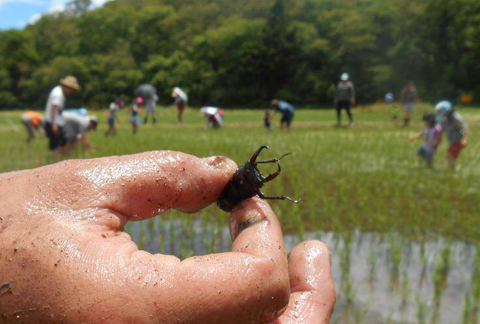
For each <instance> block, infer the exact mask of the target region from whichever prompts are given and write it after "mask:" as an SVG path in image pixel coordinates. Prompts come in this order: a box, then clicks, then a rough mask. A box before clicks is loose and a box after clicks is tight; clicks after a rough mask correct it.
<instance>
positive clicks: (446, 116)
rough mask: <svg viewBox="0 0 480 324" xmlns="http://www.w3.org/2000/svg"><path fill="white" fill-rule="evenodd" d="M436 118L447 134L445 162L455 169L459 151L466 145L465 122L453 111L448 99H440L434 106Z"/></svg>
mask: <svg viewBox="0 0 480 324" xmlns="http://www.w3.org/2000/svg"><path fill="white" fill-rule="evenodd" d="M435 111H436V113H437V120H438V121H439V122H440V123H441V125H442V130H443V131H444V132H445V134H446V135H447V139H448V145H449V146H448V151H447V162H448V166H449V167H450V169H452V170H455V164H456V161H457V159H458V157H459V156H460V152H461V151H462V150H463V148H464V147H465V146H467V143H468V140H467V124H465V122H464V121H463V118H462V116H461V115H460V114H459V113H458V112H457V111H455V109H454V108H453V105H452V104H451V103H450V102H449V101H441V102H439V103H438V104H437V105H436V106H435Z"/></svg>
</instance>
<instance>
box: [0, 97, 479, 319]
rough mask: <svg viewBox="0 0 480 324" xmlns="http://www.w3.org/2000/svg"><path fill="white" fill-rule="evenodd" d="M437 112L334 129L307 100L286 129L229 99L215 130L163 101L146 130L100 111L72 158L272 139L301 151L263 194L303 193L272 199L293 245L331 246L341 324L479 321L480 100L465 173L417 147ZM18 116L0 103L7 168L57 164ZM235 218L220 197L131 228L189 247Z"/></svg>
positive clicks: (366, 118)
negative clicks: (109, 121) (86, 144)
mask: <svg viewBox="0 0 480 324" xmlns="http://www.w3.org/2000/svg"><path fill="white" fill-rule="evenodd" d="M429 109H433V107H431V106H428V105H424V106H421V107H417V109H416V111H415V114H414V117H413V123H412V125H411V126H410V127H408V128H404V127H400V126H396V125H395V124H394V122H393V121H392V118H391V116H392V107H391V106H387V105H372V106H366V107H360V108H357V109H354V111H353V112H354V117H355V127H353V128H350V127H346V126H345V127H334V125H335V113H334V111H333V110H299V111H297V113H296V116H295V120H294V122H293V126H292V129H291V130H289V131H285V130H281V129H279V127H278V123H279V119H278V118H279V116H276V120H275V121H274V122H273V125H274V126H275V127H274V129H272V130H270V131H268V130H266V129H265V128H263V121H262V120H263V116H264V111H263V110H241V109H238V110H227V111H226V114H225V115H226V116H225V125H224V127H223V128H222V129H220V130H213V129H210V130H205V129H204V128H205V127H204V121H203V120H202V119H201V118H200V116H199V113H198V110H193V109H191V110H187V111H186V114H185V123H184V124H181V125H180V124H178V123H177V121H176V110H175V109H173V108H168V109H166V108H159V109H158V110H157V113H158V114H159V118H158V121H157V124H155V125H152V124H148V125H141V127H140V130H139V132H138V133H137V134H136V135H132V131H131V127H130V125H129V119H130V118H129V115H128V112H127V111H124V112H120V114H119V115H120V116H119V118H120V120H119V131H118V134H117V135H116V136H109V137H106V136H104V131H105V130H106V127H107V126H106V121H105V119H106V111H97V112H95V114H97V117H99V120H100V123H99V130H97V131H96V132H91V133H90V134H89V136H90V139H91V142H92V144H93V150H92V151H90V152H89V153H88V154H87V153H85V152H82V151H81V150H80V149H79V150H78V151H77V152H74V153H73V154H72V155H71V156H70V157H69V158H95V157H103V156H110V155H123V154H133V153H138V152H143V151H149V150H177V151H183V152H186V153H190V154H194V155H197V156H202V157H204V156H210V155H224V156H228V157H230V158H232V159H233V160H235V161H236V162H237V163H238V164H243V163H244V162H245V161H246V160H247V159H248V158H249V157H250V156H251V155H252V153H253V152H254V151H255V150H256V149H257V148H258V147H259V146H260V145H263V144H265V145H269V146H270V147H271V148H272V149H271V151H266V152H264V153H263V154H262V157H264V158H268V157H278V156H280V155H282V154H283V153H285V152H292V155H291V156H288V157H286V158H285V159H284V160H283V161H282V163H281V165H282V169H283V172H282V174H281V176H280V177H279V178H277V179H276V180H275V181H273V182H271V183H269V184H268V185H266V186H265V188H264V192H265V193H266V194H267V195H281V194H286V195H288V196H291V197H294V198H301V199H302V202H301V203H300V204H292V203H289V202H286V201H274V202H272V203H271V205H272V207H273V209H274V211H275V212H276V214H277V216H278V217H279V219H280V221H281V223H282V225H283V229H284V234H285V240H286V244H287V246H288V247H289V248H292V247H293V246H294V245H295V244H296V243H298V242H300V241H301V240H304V239H320V240H323V241H324V242H325V243H327V245H328V246H329V247H330V250H331V252H332V269H333V273H334V277H335V282H336V289H337V304H336V309H335V313H334V316H333V318H332V322H333V323H468V324H473V323H479V321H480V312H479V308H480V242H479V240H480V190H479V189H480V181H479V178H480V130H479V127H480V109H475V108H460V109H459V111H460V113H461V114H462V115H463V117H464V119H465V120H466V122H467V123H468V125H469V145H468V147H467V148H466V149H465V150H464V151H463V152H462V155H461V157H460V160H459V161H458V166H457V170H456V171H455V172H452V171H450V170H448V168H447V166H446V159H445V152H446V149H447V145H446V139H445V138H444V140H443V142H442V144H441V146H440V148H439V151H438V153H437V155H436V156H435V162H434V168H433V169H428V168H426V167H425V166H424V165H423V164H422V163H421V162H420V161H419V159H418V157H417V156H416V154H415V152H416V150H417V148H418V147H419V146H420V145H421V141H416V142H410V141H409V136H410V135H411V134H412V133H414V132H419V131H421V129H422V128H423V123H422V122H421V116H422V114H423V113H424V112H426V111H427V110H429ZM20 114H21V112H19V111H11V112H2V113H0V149H1V152H2V157H1V158H0V172H8V171H14V170H21V169H27V168H35V167H38V166H43V165H46V164H48V163H51V162H52V161H51V158H50V156H49V154H48V151H47V139H46V138H45V137H44V136H42V135H41V134H39V135H40V136H38V138H37V139H36V140H35V141H34V142H32V143H30V144H27V143H26V141H25V139H26V131H25V129H24V128H23V125H22V124H21V123H20V118H19V116H20ZM344 120H345V117H344ZM344 123H345V124H346V121H344ZM398 124H400V121H399V122H398ZM273 170H274V166H272V168H270V166H265V167H262V171H264V173H268V172H269V171H273ZM227 225H228V214H226V213H224V212H222V211H220V210H219V209H218V208H217V207H216V206H210V207H208V208H206V209H205V210H203V211H201V212H199V213H197V214H195V215H189V216H184V215H181V214H180V213H178V212H176V211H169V212H167V213H166V214H164V215H162V216H161V217H157V218H155V219H151V220H148V221H145V222H141V223H134V224H128V226H127V228H126V230H127V231H128V232H129V233H130V234H131V235H132V237H133V239H134V240H135V241H136V242H137V244H138V245H139V247H140V248H141V249H145V250H147V251H150V252H154V253H158V252H161V253H172V254H175V255H177V256H179V257H181V258H185V257H188V256H191V255H195V254H206V253H213V252H220V251H226V250H228V249H229V247H230V237H229V233H228V229H227Z"/></svg>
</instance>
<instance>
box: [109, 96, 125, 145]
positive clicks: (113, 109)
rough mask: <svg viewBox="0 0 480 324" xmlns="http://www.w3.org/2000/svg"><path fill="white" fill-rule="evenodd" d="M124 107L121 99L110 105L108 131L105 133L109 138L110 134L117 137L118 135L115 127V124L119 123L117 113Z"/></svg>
mask: <svg viewBox="0 0 480 324" xmlns="http://www.w3.org/2000/svg"><path fill="white" fill-rule="evenodd" d="M123 106H124V103H123V100H122V99H121V98H119V97H118V98H116V99H115V100H114V101H113V102H112V103H111V104H110V107H109V108H108V116H107V123H108V129H107V131H106V132H105V136H108V135H110V134H112V135H115V134H116V133H117V128H116V127H115V123H116V121H117V112H118V110H119V109H120V108H121V107H123Z"/></svg>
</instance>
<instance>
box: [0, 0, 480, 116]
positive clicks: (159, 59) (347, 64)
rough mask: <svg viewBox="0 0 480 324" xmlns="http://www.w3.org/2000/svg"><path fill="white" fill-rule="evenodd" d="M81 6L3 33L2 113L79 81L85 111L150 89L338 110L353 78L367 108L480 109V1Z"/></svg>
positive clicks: (80, 2) (195, 99)
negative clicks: (339, 96) (451, 105)
mask: <svg viewBox="0 0 480 324" xmlns="http://www.w3.org/2000/svg"><path fill="white" fill-rule="evenodd" d="M90 7H91V2H90V1H89V0H74V1H71V2H70V3H69V5H68V6H67V7H66V10H65V11H64V12H61V13H55V14H49V15H44V16H42V17H41V19H39V20H38V21H37V22H35V23H34V24H31V25H28V26H27V27H26V28H24V29H23V30H8V31H2V32H0V39H1V41H0V109H11V108H41V107H42V106H43V105H44V104H45V100H46V96H47V95H48V92H49V90H50V89H51V88H52V87H53V86H54V85H55V84H56V82H58V80H59V79H60V78H61V77H64V76H65V75H75V76H76V77H77V78H78V79H79V81H80V83H81V85H82V86H83V89H82V92H81V93H79V94H78V95H77V96H76V98H74V100H75V101H76V104H79V105H80V103H86V104H88V105H89V106H91V107H102V106H104V105H106V103H107V102H109V101H110V100H112V98H114V97H115V96H117V95H122V96H124V97H125V98H127V99H129V98H130V97H131V96H132V92H133V89H134V88H135V87H136V86H137V85H139V84H141V83H151V84H153V85H154V86H155V87H157V89H158V91H159V97H160V100H161V102H162V103H164V104H166V103H169V102H171V98H170V93H171V90H172V88H173V87H175V86H180V87H182V88H183V89H185V90H187V91H188V93H189V96H190V101H191V104H192V105H203V104H214V105H220V106H224V107H228V106H232V107H255V106H265V104H266V103H268V102H269V100H270V99H272V98H273V97H280V98H283V99H285V100H288V101H291V102H292V103H294V104H295V105H297V106H314V107H319V106H330V105H331V104H332V101H333V94H334V89H335V86H336V83H337V82H338V78H339V76H340V74H341V73H342V72H344V71H346V72H349V73H350V76H351V79H352V80H353V81H354V83H355V85H356V88H357V94H358V101H359V102H360V103H368V102H374V101H377V100H381V99H382V98H383V94H385V93H386V92H393V93H395V94H397V96H398V94H399V92H400V90H401V88H402V87H403V85H404V84H405V83H406V82H408V81H409V80H413V81H415V82H416V84H417V86H418V88H419V92H420V95H421V97H422V99H423V100H426V101H436V100H439V99H450V100H453V101H455V100H457V99H458V97H459V96H460V94H462V93H471V94H473V96H474V99H475V100H476V102H480V2H479V1H478V0H382V1H378V0H262V1H258V0H236V1H232V0H209V1H205V0H183V1H178V0H115V1H111V2H108V3H106V4H105V5H104V6H103V7H101V8H97V9H93V10H91V8H90Z"/></svg>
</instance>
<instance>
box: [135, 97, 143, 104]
mask: <svg viewBox="0 0 480 324" xmlns="http://www.w3.org/2000/svg"><path fill="white" fill-rule="evenodd" d="M135 102H136V103H137V105H141V104H143V98H142V97H137V99H136V100H135Z"/></svg>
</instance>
